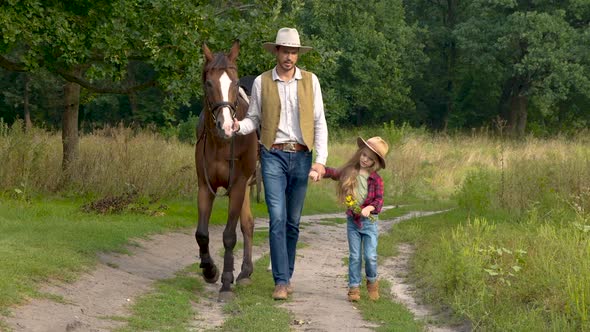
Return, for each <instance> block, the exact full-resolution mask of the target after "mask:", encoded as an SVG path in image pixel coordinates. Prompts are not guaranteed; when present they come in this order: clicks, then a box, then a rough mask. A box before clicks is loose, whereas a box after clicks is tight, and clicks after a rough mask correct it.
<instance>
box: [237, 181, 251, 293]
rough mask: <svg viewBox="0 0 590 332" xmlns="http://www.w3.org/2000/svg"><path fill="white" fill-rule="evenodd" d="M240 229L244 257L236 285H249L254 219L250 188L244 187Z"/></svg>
mask: <svg viewBox="0 0 590 332" xmlns="http://www.w3.org/2000/svg"><path fill="white" fill-rule="evenodd" d="M240 227H241V229H242V236H243V238H244V257H243V259H242V270H241V271H240V274H239V275H238V280H237V282H238V284H240V285H249V284H250V283H251V281H252V279H250V276H251V275H252V272H253V271H254V266H253V265H252V240H253V237H254V217H253V216H252V210H251V209H250V187H249V186H246V190H245V195H244V202H243V203H242V210H241V212H240Z"/></svg>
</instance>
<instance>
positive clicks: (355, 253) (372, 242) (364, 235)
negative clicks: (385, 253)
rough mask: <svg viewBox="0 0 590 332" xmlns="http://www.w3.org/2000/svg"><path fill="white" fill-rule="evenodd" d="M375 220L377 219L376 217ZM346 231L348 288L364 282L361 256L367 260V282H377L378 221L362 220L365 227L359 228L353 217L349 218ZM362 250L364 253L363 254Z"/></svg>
mask: <svg viewBox="0 0 590 332" xmlns="http://www.w3.org/2000/svg"><path fill="white" fill-rule="evenodd" d="M375 218H377V217H376V216H375ZM347 219H348V220H347V224H346V231H347V234H348V251H349V257H348V287H359V286H360V284H361V281H362V276H361V266H362V259H361V254H363V255H362V256H364V258H365V274H366V276H367V280H368V281H370V282H374V281H376V280H377V242H378V238H379V229H378V227H377V221H376V220H375V221H371V220H370V219H369V218H361V220H362V222H363V223H362V224H363V227H362V228H359V227H358V226H357V225H356V224H355V223H354V220H353V218H352V217H351V216H348V217H347ZM361 250H362V252H361Z"/></svg>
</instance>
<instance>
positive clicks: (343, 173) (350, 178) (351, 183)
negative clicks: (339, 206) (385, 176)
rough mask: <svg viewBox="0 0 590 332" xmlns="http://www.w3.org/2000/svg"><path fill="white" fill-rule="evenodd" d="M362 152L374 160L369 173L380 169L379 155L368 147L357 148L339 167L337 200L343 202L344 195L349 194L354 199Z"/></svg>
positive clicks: (344, 200) (344, 199)
mask: <svg viewBox="0 0 590 332" xmlns="http://www.w3.org/2000/svg"><path fill="white" fill-rule="evenodd" d="M363 152H365V154H367V155H368V156H371V158H373V160H375V162H374V163H373V166H371V167H370V168H369V170H368V171H369V174H370V173H372V172H375V171H378V170H379V169H381V163H380V162H379V156H377V154H376V153H375V152H373V150H371V149H369V148H368V147H362V148H359V149H358V150H357V151H356V152H355V154H354V155H353V156H352V157H351V158H350V159H349V160H348V161H347V162H346V163H345V164H344V165H343V166H342V167H340V168H339V171H340V180H339V181H338V188H337V190H336V192H337V193H338V200H339V201H341V202H343V203H344V202H346V196H351V197H352V198H353V199H356V195H357V176H358V175H359V171H360V169H361V162H360V160H361V154H362V153H363Z"/></svg>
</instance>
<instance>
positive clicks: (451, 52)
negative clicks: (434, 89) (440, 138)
mask: <svg viewBox="0 0 590 332" xmlns="http://www.w3.org/2000/svg"><path fill="white" fill-rule="evenodd" d="M443 15H444V14H443ZM456 17H457V2H456V1H455V0H447V12H446V17H445V22H446V24H445V25H446V27H447V28H448V29H449V31H453V30H454V29H455V25H456ZM444 54H445V57H446V63H447V72H446V75H447V89H446V90H447V91H446V99H447V100H446V113H445V114H444V116H443V119H442V131H443V132H447V129H448V126H449V117H450V116H451V114H452V113H453V111H454V90H455V82H454V77H455V64H456V60H457V46H456V43H455V39H454V38H453V37H451V39H450V40H449V45H448V47H447V50H446V52H445V53H444Z"/></svg>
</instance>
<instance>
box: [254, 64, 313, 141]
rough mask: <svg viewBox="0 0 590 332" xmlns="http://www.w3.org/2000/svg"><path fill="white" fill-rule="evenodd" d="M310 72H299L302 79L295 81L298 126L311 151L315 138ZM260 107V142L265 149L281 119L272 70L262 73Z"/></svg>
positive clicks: (277, 93)
mask: <svg viewBox="0 0 590 332" xmlns="http://www.w3.org/2000/svg"><path fill="white" fill-rule="evenodd" d="M311 75H312V74H311V73H310V72H307V71H304V70H301V77H302V79H300V80H297V102H298V103H299V126H300V127H301V133H302V134H303V141H304V142H305V145H307V148H308V149H309V150H310V151H311V150H312V149H313V141H314V136H315V127H314V120H313V119H314V114H313V82H312V78H311V77H312V76H311ZM261 85H262V88H261V90H262V91H261V105H260V116H261V119H260V126H261V128H260V141H261V143H262V145H264V146H265V147H266V148H267V149H270V146H271V145H272V144H273V143H274V141H275V138H276V136H277V130H278V129H279V120H280V117H281V100H280V99H279V90H278V87H277V83H276V82H274V81H273V79H272V70H269V71H266V72H264V73H262V81H261Z"/></svg>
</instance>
